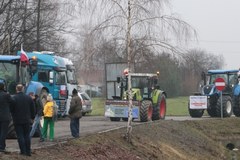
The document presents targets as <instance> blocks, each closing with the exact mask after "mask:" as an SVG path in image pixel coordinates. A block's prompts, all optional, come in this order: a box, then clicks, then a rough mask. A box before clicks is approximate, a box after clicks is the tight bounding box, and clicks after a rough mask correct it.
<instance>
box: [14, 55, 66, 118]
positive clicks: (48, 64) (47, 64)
mask: <svg viewBox="0 0 240 160" xmlns="http://www.w3.org/2000/svg"><path fill="white" fill-rule="evenodd" d="M18 54H19V52H18ZM26 54H27V56H28V57H33V56H35V57H37V59H38V68H37V70H36V74H34V75H33V76H32V80H33V81H37V82H40V83H41V84H42V85H43V86H44V90H43V92H45V94H47V93H51V94H52V96H53V99H54V100H55V101H56V103H57V105H58V106H59V109H58V116H59V117H64V116H66V114H67V110H66V102H67V98H68V95H67V85H66V84H67V83H66V82H67V77H66V65H65V62H64V60H63V58H62V57H60V56H56V55H54V54H53V53H52V52H47V51H44V52H26Z"/></svg>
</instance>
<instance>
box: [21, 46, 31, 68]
mask: <svg viewBox="0 0 240 160" xmlns="http://www.w3.org/2000/svg"><path fill="white" fill-rule="evenodd" d="M20 61H21V62H25V63H26V64H27V65H28V64H29V59H28V56H27V54H26V52H25V51H24V50H23V48H22V45H21V54H20Z"/></svg>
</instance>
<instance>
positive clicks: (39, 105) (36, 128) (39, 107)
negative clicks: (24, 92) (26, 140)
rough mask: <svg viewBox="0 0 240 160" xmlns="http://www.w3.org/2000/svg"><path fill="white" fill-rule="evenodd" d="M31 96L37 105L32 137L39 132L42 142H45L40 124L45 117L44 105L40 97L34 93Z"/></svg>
mask: <svg viewBox="0 0 240 160" xmlns="http://www.w3.org/2000/svg"><path fill="white" fill-rule="evenodd" d="M30 96H31V97H32V99H33V101H34V104H35V111H36V113H35V118H34V122H33V125H32V129H31V132H30V137H33V136H34V134H35V132H36V131H37V132H38V134H39V136H40V142H43V141H44V138H43V135H42V132H41V130H42V127H41V124H40V120H41V119H42V116H43V104H42V101H41V99H40V98H39V97H38V95H34V94H33V93H31V94H30Z"/></svg>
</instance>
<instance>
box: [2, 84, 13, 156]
mask: <svg viewBox="0 0 240 160" xmlns="http://www.w3.org/2000/svg"><path fill="white" fill-rule="evenodd" d="M11 103H12V99H11V96H10V95H9V94H8V93H6V92H5V91H4V83H3V82H0V152H4V151H5V147H6V138H7V132H8V125H9V123H10V120H11V114H10V105H11Z"/></svg>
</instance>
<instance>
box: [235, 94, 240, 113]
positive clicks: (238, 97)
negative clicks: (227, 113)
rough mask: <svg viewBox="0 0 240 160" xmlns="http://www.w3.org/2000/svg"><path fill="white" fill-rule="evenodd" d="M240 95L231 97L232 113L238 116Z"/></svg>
mask: <svg viewBox="0 0 240 160" xmlns="http://www.w3.org/2000/svg"><path fill="white" fill-rule="evenodd" d="M239 102H240V96H234V97H233V114H234V115H235V116H236V117H240V103H239Z"/></svg>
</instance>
